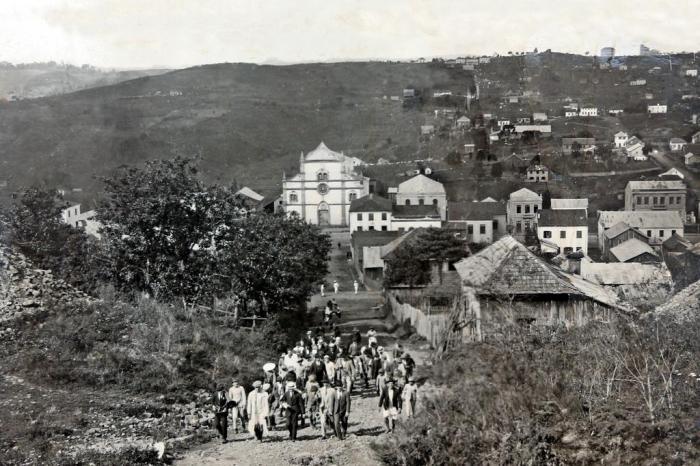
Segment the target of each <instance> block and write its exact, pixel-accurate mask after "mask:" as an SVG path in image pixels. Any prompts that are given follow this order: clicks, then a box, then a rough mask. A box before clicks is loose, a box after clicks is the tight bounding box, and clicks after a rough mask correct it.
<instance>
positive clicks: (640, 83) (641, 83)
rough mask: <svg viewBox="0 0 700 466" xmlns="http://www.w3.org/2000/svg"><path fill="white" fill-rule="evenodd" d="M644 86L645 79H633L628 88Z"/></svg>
mask: <svg viewBox="0 0 700 466" xmlns="http://www.w3.org/2000/svg"><path fill="white" fill-rule="evenodd" d="M646 84H647V80H646V79H635V80H634V81H630V86H646Z"/></svg>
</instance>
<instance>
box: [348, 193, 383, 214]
mask: <svg viewBox="0 0 700 466" xmlns="http://www.w3.org/2000/svg"><path fill="white" fill-rule="evenodd" d="M350 212H391V200H390V199H387V198H385V197H382V196H378V195H376V194H368V195H366V196H362V197H361V198H359V199H355V200H354V201H352V202H351V203H350Z"/></svg>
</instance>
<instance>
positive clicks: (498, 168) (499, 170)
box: [491, 162, 503, 178]
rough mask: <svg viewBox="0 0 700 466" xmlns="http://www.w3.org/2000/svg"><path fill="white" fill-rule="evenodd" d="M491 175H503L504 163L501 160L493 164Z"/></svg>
mask: <svg viewBox="0 0 700 466" xmlns="http://www.w3.org/2000/svg"><path fill="white" fill-rule="evenodd" d="M491 176H492V177H494V178H500V177H502V176H503V165H502V164H501V162H496V163H494V164H493V165H491Z"/></svg>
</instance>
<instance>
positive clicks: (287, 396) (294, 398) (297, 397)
mask: <svg viewBox="0 0 700 466" xmlns="http://www.w3.org/2000/svg"><path fill="white" fill-rule="evenodd" d="M282 409H283V410H284V412H285V417H286V418H287V429H288V430H289V440H291V441H292V442H296V441H297V425H298V422H299V416H303V415H304V401H303V400H302V397H301V393H299V392H298V391H297V390H296V384H295V383H294V382H287V390H286V391H285V393H284V396H283V397H282Z"/></svg>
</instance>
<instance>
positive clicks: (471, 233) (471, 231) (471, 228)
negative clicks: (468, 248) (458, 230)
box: [467, 225, 474, 235]
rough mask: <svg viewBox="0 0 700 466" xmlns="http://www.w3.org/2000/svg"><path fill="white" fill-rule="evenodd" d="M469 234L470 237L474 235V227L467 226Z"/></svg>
mask: <svg viewBox="0 0 700 466" xmlns="http://www.w3.org/2000/svg"><path fill="white" fill-rule="evenodd" d="M467 234H468V235H473V234H474V225H467Z"/></svg>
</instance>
